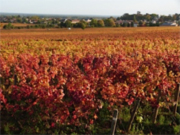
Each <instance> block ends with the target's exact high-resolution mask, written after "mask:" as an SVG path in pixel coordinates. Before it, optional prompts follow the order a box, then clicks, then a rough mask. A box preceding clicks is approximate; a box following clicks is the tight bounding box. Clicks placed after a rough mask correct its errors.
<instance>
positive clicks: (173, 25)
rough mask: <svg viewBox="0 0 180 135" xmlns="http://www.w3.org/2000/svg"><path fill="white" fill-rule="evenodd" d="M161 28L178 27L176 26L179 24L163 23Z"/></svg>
mask: <svg viewBox="0 0 180 135" xmlns="http://www.w3.org/2000/svg"><path fill="white" fill-rule="evenodd" d="M160 26H161V27H163V26H170V27H176V26H178V24H177V23H175V22H164V23H162V24H161V25H160Z"/></svg>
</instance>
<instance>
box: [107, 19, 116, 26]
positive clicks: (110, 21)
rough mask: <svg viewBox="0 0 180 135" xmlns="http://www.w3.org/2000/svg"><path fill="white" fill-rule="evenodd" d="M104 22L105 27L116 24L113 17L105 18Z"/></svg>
mask: <svg viewBox="0 0 180 135" xmlns="http://www.w3.org/2000/svg"><path fill="white" fill-rule="evenodd" d="M104 22H105V26H107V27H114V26H116V24H115V22H114V20H113V19H105V20H104Z"/></svg>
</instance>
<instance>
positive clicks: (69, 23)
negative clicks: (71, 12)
mask: <svg viewBox="0 0 180 135" xmlns="http://www.w3.org/2000/svg"><path fill="white" fill-rule="evenodd" d="M71 26H72V23H71V21H70V20H67V21H66V22H65V27H66V28H69V27H71Z"/></svg>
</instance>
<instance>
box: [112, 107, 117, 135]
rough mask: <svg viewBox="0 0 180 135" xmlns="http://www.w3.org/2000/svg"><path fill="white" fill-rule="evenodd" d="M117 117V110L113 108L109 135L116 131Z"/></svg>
mask: <svg viewBox="0 0 180 135" xmlns="http://www.w3.org/2000/svg"><path fill="white" fill-rule="evenodd" d="M117 119H118V110H117V109H115V110H114V113H113V119H112V123H111V135H114V133H115V131H116V123H117Z"/></svg>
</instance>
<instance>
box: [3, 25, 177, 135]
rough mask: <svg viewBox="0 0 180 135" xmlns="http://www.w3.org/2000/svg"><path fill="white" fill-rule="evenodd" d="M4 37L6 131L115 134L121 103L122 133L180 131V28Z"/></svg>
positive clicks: (43, 32) (32, 32)
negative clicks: (115, 118) (113, 127)
mask: <svg viewBox="0 0 180 135" xmlns="http://www.w3.org/2000/svg"><path fill="white" fill-rule="evenodd" d="M0 38H1V40H0V52H1V53H0V101H1V106H0V110H1V133H4V134H18V133H21V134H27V133H30V134H109V133H110V129H111V120H112V115H113V110H114V109H118V110H119V115H118V121H117V127H116V133H118V134H128V133H129V134H178V133H180V106H178V102H180V101H179V98H178V96H177V95H179V93H178V92H179V91H178V90H179V88H178V87H179V86H178V84H179V83H180V34H179V28H177V27H176V28H166V27H165V28H94V29H93V28H89V29H88V28H87V29H86V30H81V29H72V30H67V29H50V30H46V29H36V30H32V29H29V30H27V29H26V30H25V29H23V30H1V37H0ZM138 101H140V102H139V107H138V109H137V111H134V110H135V106H136V104H137V103H138ZM174 106H175V107H177V108H175V107H174ZM133 112H134V113H133ZM133 114H136V115H135V119H134V120H133V121H132V123H131V124H132V125H129V123H130V120H131V118H132V115H133ZM129 126H130V127H131V128H128V127H129Z"/></svg>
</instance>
